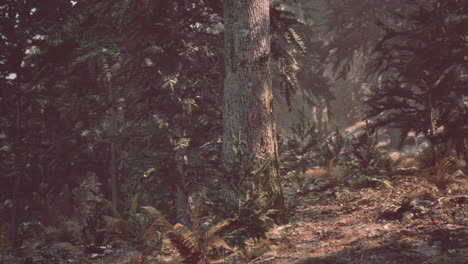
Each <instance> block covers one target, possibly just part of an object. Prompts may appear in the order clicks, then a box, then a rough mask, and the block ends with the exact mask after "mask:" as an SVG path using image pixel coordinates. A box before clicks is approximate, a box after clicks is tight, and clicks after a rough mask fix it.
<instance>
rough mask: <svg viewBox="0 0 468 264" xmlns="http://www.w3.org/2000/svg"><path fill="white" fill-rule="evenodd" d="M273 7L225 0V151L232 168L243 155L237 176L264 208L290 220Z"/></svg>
mask: <svg viewBox="0 0 468 264" xmlns="http://www.w3.org/2000/svg"><path fill="white" fill-rule="evenodd" d="M269 7H270V1H269V0H226V1H224V27H225V29H224V30H225V31H224V48H225V70H226V71H225V74H226V76H225V81H224V107H223V111H224V112H223V151H222V154H223V155H222V157H223V162H224V164H225V165H226V167H227V168H230V167H232V164H233V162H234V161H236V160H239V161H240V163H241V164H242V167H243V168H244V169H245V173H244V174H243V175H240V174H239V178H238V179H237V180H241V181H244V182H243V186H249V187H248V188H250V186H253V188H252V189H250V191H251V194H254V195H252V196H251V197H255V201H256V202H258V204H259V205H260V206H262V207H263V208H274V209H277V210H279V212H280V214H279V217H278V218H277V219H276V220H277V222H284V221H285V220H286V214H285V206H284V200H283V194H282V188H281V180H280V175H279V169H278V168H279V166H278V148H277V142H276V127H275V118H274V114H273V93H272V80H271V73H270V66H269V62H270V51H271V49H270V12H269ZM236 142H238V143H239V142H240V144H239V146H242V151H240V152H239V149H237V147H236ZM236 149H237V150H238V151H236ZM240 153H241V154H240ZM246 153H250V154H251V155H247V154H246ZM239 154H240V155H239ZM259 167H262V168H263V170H261V172H259V171H257V173H251V171H253V170H254V169H255V168H259ZM246 183H247V185H245V184H246ZM244 191H245V190H244ZM246 193H248V192H244V194H246ZM241 195H242V194H241ZM238 198H239V199H242V198H245V197H238Z"/></svg>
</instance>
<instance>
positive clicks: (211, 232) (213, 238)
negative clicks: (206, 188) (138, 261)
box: [143, 206, 232, 264]
mask: <svg viewBox="0 0 468 264" xmlns="http://www.w3.org/2000/svg"><path fill="white" fill-rule="evenodd" d="M143 209H145V210H146V211H147V212H148V213H149V214H150V215H151V216H153V217H154V222H153V224H152V225H151V227H150V228H149V229H148V230H147V232H146V234H145V239H148V238H151V237H153V234H154V232H156V230H161V231H163V232H165V233H166V235H167V237H168V238H169V240H170V241H171V243H172V245H173V246H174V247H175V248H176V249H177V251H178V252H179V254H180V255H181V256H182V257H183V258H184V260H183V263H191V264H193V263H208V262H207V261H208V258H209V254H210V252H211V251H212V250H213V249H216V248H224V249H228V250H232V249H231V247H230V246H229V245H228V244H227V243H226V241H225V238H226V236H227V235H226V234H224V235H221V232H220V231H221V230H222V229H223V228H224V227H226V226H228V225H229V224H230V223H231V220H230V219H226V220H224V221H221V222H219V223H217V224H215V225H213V226H211V227H210V228H208V229H205V228H204V226H203V223H202V220H203V215H204V210H203V208H202V207H201V206H197V207H195V210H194V217H193V225H192V227H191V228H189V227H187V226H184V225H181V224H175V225H172V224H171V223H169V221H168V220H167V219H166V217H165V216H164V215H163V214H162V213H161V212H160V211H159V210H157V209H155V208H154V207H151V206H145V207H143Z"/></svg>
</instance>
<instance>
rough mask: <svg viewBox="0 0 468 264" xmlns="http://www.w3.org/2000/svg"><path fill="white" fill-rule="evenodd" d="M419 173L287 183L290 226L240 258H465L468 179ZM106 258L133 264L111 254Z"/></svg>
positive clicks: (267, 261)
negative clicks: (366, 181)
mask: <svg viewBox="0 0 468 264" xmlns="http://www.w3.org/2000/svg"><path fill="white" fill-rule="evenodd" d="M417 175H418V172H417V171H416V169H414V168H413V169H407V170H400V171H399V173H396V174H395V175H394V176H391V177H390V178H389V182H390V183H391V185H389V184H387V185H385V184H381V185H378V186H374V187H368V188H361V189H355V188H347V187H342V186H335V187H328V188H324V189H315V190H311V191H307V192H305V191H300V192H298V191H297V189H296V188H293V187H292V186H291V185H288V184H286V186H285V190H284V191H285V196H286V201H287V202H288V204H289V208H290V215H291V217H290V223H289V224H287V225H283V226H276V227H275V228H274V229H273V230H272V231H270V232H269V241H268V242H267V243H263V244H262V243H261V244H260V245H257V246H253V248H252V250H251V252H255V253H252V254H251V256H250V257H251V258H250V260H248V261H245V262H244V261H243V262H238V263H250V264H260V263H262V264H286V263H293V264H328V263H329V264H341V263H343V264H345V263H346V264H353V263H356V264H357V263H360V264H373V263H376V264H391V263H395V264H397V263H398V264H400V263H403V264H405V263H415V264H423V263H424V264H429V263H430V264H436V263H437V264H457V263H459V264H462V263H468V261H467V257H468V227H467V226H468V225H467V224H468V213H467V207H468V206H467V204H468V200H467V197H468V196H467V195H466V194H467V193H468V182H467V179H466V177H465V178H464V179H461V180H459V181H458V182H457V183H455V184H452V185H451V186H450V187H449V188H448V189H447V190H444V191H439V190H438V189H437V188H436V187H435V186H434V185H432V184H430V183H429V182H427V181H425V180H424V179H423V178H421V177H420V176H417ZM123 253H124V252H122V254H123ZM135 254H137V252H135ZM128 256H129V255H128V254H127V257H128ZM115 257H117V256H114V260H116V261H117V259H116V258H115ZM117 258H118V257H117ZM120 260H122V259H120ZM159 260H160V261H161V260H162V259H161V258H159ZM167 260H169V261H168V263H174V262H173V258H171V257H169V258H167ZM171 260H172V261H171ZM102 263H132V262H125V261H123V262H113V261H112V256H110V258H107V260H105V261H104V262H102ZM148 263H152V262H148ZM158 263H160V262H158Z"/></svg>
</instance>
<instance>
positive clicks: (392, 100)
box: [368, 1, 468, 153]
mask: <svg viewBox="0 0 468 264" xmlns="http://www.w3.org/2000/svg"><path fill="white" fill-rule="evenodd" d="M407 4H408V9H406V10H405V11H401V12H396V13H394V14H393V17H394V18H396V19H398V20H399V21H402V22H401V23H400V24H398V25H396V24H394V23H385V22H383V21H379V22H378V25H379V26H380V27H381V28H382V29H383V30H384V31H385V35H384V37H383V38H382V39H381V41H380V42H379V43H377V45H376V47H375V54H374V60H373V62H372V63H371V64H370V65H369V71H370V72H371V73H372V74H376V75H379V76H380V77H379V79H380V83H379V85H376V86H374V87H373V90H372V94H371V96H370V98H369V100H368V103H369V105H370V111H369V116H372V117H377V124H378V125H380V126H385V125H388V124H394V125H396V126H398V127H400V128H402V129H403V131H404V132H407V131H415V132H416V133H422V134H423V135H425V136H427V137H428V139H429V140H430V141H431V143H432V144H433V145H437V144H440V143H442V142H447V141H449V140H451V141H453V142H456V143H455V145H456V146H457V150H458V152H459V153H463V152H465V146H464V141H466V137H465V135H466V132H465V128H466V126H467V121H466V120H468V119H467V118H466V117H467V116H466V114H467V105H466V104H465V102H464V98H465V97H466V85H467V79H466V72H467V68H466V66H465V65H466V61H465V58H464V57H463V56H461V55H460V54H462V53H463V52H464V51H466V45H464V44H463V43H464V41H463V40H462V39H461V37H460V36H462V35H463V34H464V33H461V32H465V31H466V30H465V28H466V23H467V19H466V17H465V16H464V14H466V12H467V10H466V5H465V4H464V3H463V2H462V1H432V2H431V3H427V4H425V3H419V2H417V1H415V2H411V1H408V3H407ZM438 131H442V132H438ZM404 134H405V135H406V133H404Z"/></svg>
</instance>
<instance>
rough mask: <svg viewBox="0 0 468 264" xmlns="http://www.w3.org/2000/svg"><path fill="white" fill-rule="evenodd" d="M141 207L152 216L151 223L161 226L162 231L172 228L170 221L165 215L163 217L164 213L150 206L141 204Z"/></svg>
mask: <svg viewBox="0 0 468 264" xmlns="http://www.w3.org/2000/svg"><path fill="white" fill-rule="evenodd" d="M142 208H143V209H144V210H145V211H146V212H148V213H149V214H150V215H152V216H153V217H154V222H153V225H156V226H157V227H159V228H161V229H162V231H169V230H173V229H174V228H173V227H172V225H171V223H169V221H167V219H166V217H164V215H163V214H162V213H161V212H160V211H159V210H158V209H156V208H154V207H151V206H143V207H142Z"/></svg>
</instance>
